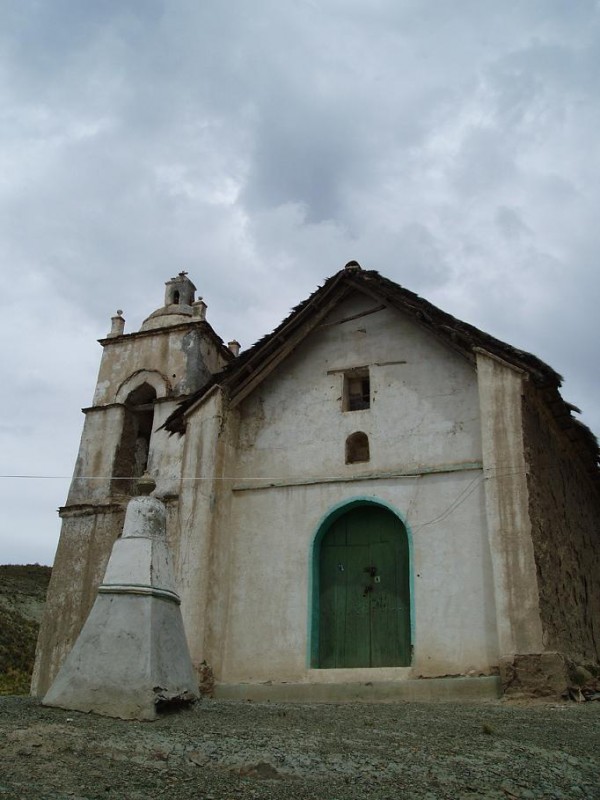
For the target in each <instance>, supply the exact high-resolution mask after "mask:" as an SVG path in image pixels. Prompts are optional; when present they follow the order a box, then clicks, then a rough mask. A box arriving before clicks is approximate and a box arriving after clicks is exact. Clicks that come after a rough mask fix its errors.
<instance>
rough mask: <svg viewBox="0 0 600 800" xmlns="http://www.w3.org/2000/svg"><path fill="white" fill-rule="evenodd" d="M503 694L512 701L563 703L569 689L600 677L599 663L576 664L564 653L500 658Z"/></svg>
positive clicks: (530, 654) (529, 654)
mask: <svg viewBox="0 0 600 800" xmlns="http://www.w3.org/2000/svg"><path fill="white" fill-rule="evenodd" d="M499 667H500V681H501V683H502V693H503V694H504V695H505V696H506V697H509V698H516V697H531V698H536V697H544V698H548V699H550V698H554V699H556V700H560V699H561V698H562V697H563V696H564V695H565V693H566V692H567V690H568V688H570V687H578V686H581V685H582V684H585V683H587V682H588V679H589V680H592V681H595V676H600V666H598V665H597V664H586V665H582V664H576V663H575V662H574V661H572V660H571V659H569V658H567V657H566V656H564V655H563V654H562V653H525V654H522V655H519V654H518V655H514V656H507V657H505V658H502V659H500V664H499Z"/></svg>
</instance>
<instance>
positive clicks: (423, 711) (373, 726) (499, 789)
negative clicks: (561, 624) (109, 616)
mask: <svg viewBox="0 0 600 800" xmlns="http://www.w3.org/2000/svg"><path fill="white" fill-rule="evenodd" d="M1 798H9V799H10V800H33V798H35V800H46V799H48V800H59V799H60V800H67V798H68V799H69V800H92V799H94V800H97V799H98V798H103V799H105V800H110V799H111V798H113V799H115V798H127V800H138V798H139V800H142V798H143V800H154V799H155V798H157V799H159V798H168V800H188V799H189V800H192V798H193V800H222V798H232V799H233V800H235V799H236V798H256V799H257V800H260V799H261V798H265V800H267V799H268V798H286V800H288V798H289V799H290V800H294V798H307V799H308V798H310V800H341V798H373V800H386V799H388V798H389V800H446V799H447V800H480V799H483V800H514V798H523V799H524V800H525V799H526V798H533V799H534V800H535V799H539V800H542V798H543V799H544V800H565V799H567V798H569V799H570V798H577V799H578V800H600V703H596V702H594V703H585V704H574V703H573V704H568V703H565V704H552V705H547V704H546V705H533V706H532V705H529V706H519V705H510V704H507V703H502V702H497V703H487V704H468V705H467V704H453V703H447V704H437V705H436V704H421V703H418V704H417V703H403V704H393V705H392V704H390V705H383V704H382V705H364V704H363V705H358V704H356V705H354V704H353V705H350V704H349V705H283V704H268V703H263V704H254V703H239V702H224V701H214V700H204V701H203V702H202V703H199V704H198V705H197V706H195V707H194V708H193V709H191V710H188V711H182V712H180V713H177V714H171V715H168V716H165V717H162V718H160V719H159V720H157V721H156V722H125V721H120V720H113V719H108V718H104V717H99V716H95V715H92V714H81V713H77V712H67V711H62V710H60V709H55V708H43V707H41V706H40V705H39V704H38V703H37V701H35V700H33V699H31V698H24V697H4V698H0V799H1Z"/></svg>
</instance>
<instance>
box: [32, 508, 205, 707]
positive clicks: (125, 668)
mask: <svg viewBox="0 0 600 800" xmlns="http://www.w3.org/2000/svg"><path fill="white" fill-rule="evenodd" d="M165 530H166V529H165V507H164V505H163V504H162V503H161V502H160V500H157V499H156V498H154V497H136V498H134V499H133V500H130V502H129V505H128V506H127V513H126V515H125V525H124V527H123V536H122V537H121V538H120V539H117V541H116V542H115V544H114V545H113V549H112V553H111V556H110V560H109V562H108V566H107V568H106V573H105V576H104V581H103V583H102V585H101V586H100V588H99V590H98V597H97V598H96V602H95V603H94V605H93V607H92V610H91V612H90V615H89V617H88V618H87V621H86V623H85V625H84V626H83V628H82V630H81V633H80V634H79V637H78V639H77V641H76V642H75V645H74V647H73V649H72V650H71V652H70V653H69V655H68V656H67V658H66V660H65V662H64V664H63V665H62V667H61V669H60V671H59V673H58V675H57V676H56V679H55V681H54V683H53V684H52V686H51V687H50V689H49V691H48V693H47V694H46V696H45V697H44V699H43V701H42V702H43V704H44V705H49V706H59V707H60V708H68V709H74V710H78V711H95V712H96V713H98V714H105V715H106V716H110V717H119V718H121V719H154V718H155V717H156V715H157V710H160V706H161V704H163V703H173V702H187V701H193V700H195V699H197V698H198V697H199V694H198V682H197V679H196V676H195V673H194V668H193V666H192V662H191V659H190V654H189V650H188V646H187V641H186V638H185V632H184V629H183V621H182V618H181V611H180V609H179V597H178V595H177V593H176V592H175V588H174V582H173V575H172V570H171V565H170V561H169V553H168V548H167V543H166V536H165Z"/></svg>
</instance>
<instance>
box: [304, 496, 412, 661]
mask: <svg viewBox="0 0 600 800" xmlns="http://www.w3.org/2000/svg"><path fill="white" fill-rule="evenodd" d="M410 657H411V642H410V582H409V563H408V538H407V534H406V529H405V527H404V525H403V524H402V523H401V522H400V520H399V519H398V517H396V515H395V514H393V513H392V512H391V511H388V510H387V509H385V508H382V507H380V506H372V505H364V506H358V507H357V508H353V509H352V510H350V511H348V512H346V513H345V514H343V515H342V516H341V517H338V518H337V519H336V520H335V521H334V522H333V523H332V524H331V526H330V527H329V529H328V530H327V531H326V532H325V534H324V536H323V538H322V540H321V547H320V554H319V658H318V663H319V667H321V668H334V667H395V666H408V665H409V664H410Z"/></svg>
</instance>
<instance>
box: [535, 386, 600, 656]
mask: <svg viewBox="0 0 600 800" xmlns="http://www.w3.org/2000/svg"><path fill="white" fill-rule="evenodd" d="M523 426H524V438H525V455H526V460H527V464H528V468H529V474H528V489H529V510H530V515H531V532H532V538H533V544H534V549H535V562H536V568H537V576H538V584H539V592H540V614H541V619H542V625H543V637H544V646H545V648H546V650H556V651H559V652H561V653H563V654H564V655H566V656H567V657H569V658H572V659H573V660H575V661H580V662H581V661H583V662H585V661H594V662H597V661H599V660H600V496H599V495H598V493H597V492H596V491H595V489H594V488H593V487H592V485H591V483H590V481H589V480H588V479H587V477H586V475H585V472H584V470H583V468H582V466H580V464H579V462H578V459H577V454H576V453H575V452H574V450H573V449H572V447H571V445H570V443H569V442H568V440H567V439H566V437H564V435H563V434H561V432H560V430H559V429H558V427H557V425H556V423H555V422H554V420H553V419H552V418H551V417H550V415H549V413H548V412H547V411H546V410H545V409H544V408H542V406H541V405H540V403H539V401H538V399H537V397H536V395H535V390H534V389H533V387H531V386H529V387H528V388H527V389H526V391H525V393H524V396H523Z"/></svg>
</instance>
